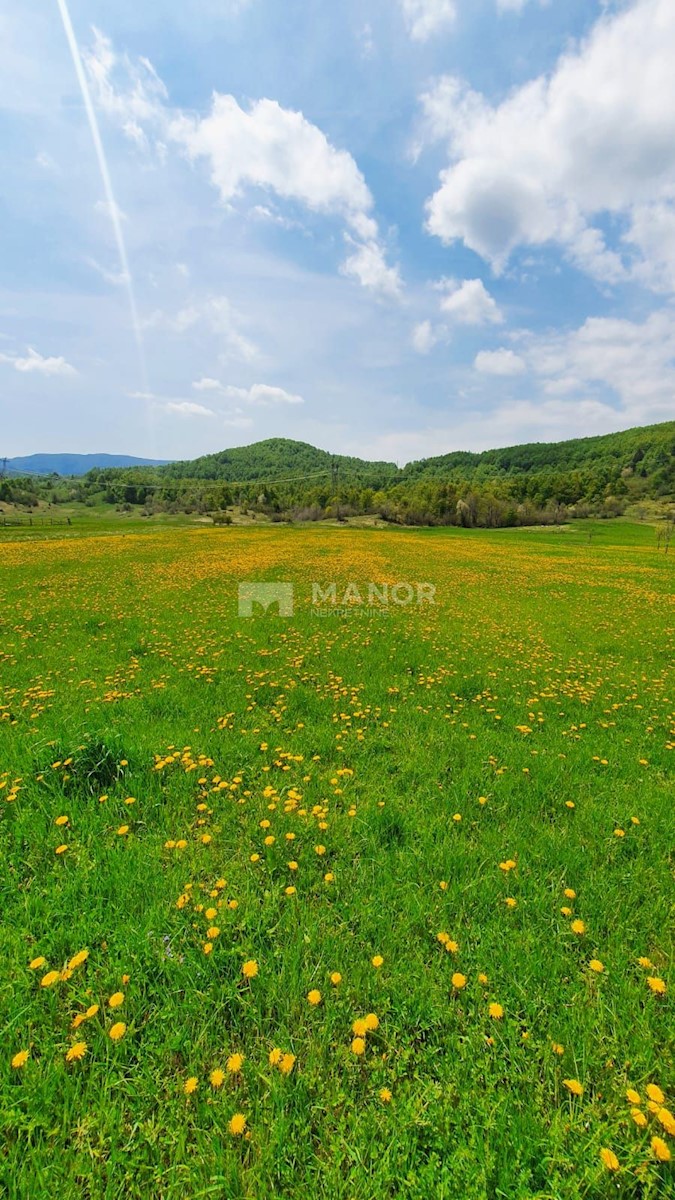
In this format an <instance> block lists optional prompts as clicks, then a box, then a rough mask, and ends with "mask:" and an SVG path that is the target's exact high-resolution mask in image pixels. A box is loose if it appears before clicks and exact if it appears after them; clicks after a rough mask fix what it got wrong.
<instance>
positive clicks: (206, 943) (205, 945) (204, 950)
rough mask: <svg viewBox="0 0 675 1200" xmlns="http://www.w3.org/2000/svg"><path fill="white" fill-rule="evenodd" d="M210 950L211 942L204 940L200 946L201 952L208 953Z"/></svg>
mask: <svg viewBox="0 0 675 1200" xmlns="http://www.w3.org/2000/svg"><path fill="white" fill-rule="evenodd" d="M212 950H213V942H204V945H203V946H202V951H203V953H204V954H210V953H211V951H212Z"/></svg>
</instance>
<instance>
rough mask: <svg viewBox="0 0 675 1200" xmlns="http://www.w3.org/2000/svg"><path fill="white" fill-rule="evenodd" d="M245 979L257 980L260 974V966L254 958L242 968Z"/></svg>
mask: <svg viewBox="0 0 675 1200" xmlns="http://www.w3.org/2000/svg"><path fill="white" fill-rule="evenodd" d="M241 973H242V975H243V976H244V979H255V977H256V975H257V974H258V964H257V962H256V960H255V959H254V958H249V959H247V961H246V962H245V963H244V965H243V967H242V968H241Z"/></svg>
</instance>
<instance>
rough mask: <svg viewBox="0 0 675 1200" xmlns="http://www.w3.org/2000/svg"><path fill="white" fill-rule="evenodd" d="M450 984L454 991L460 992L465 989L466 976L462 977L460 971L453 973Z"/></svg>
mask: <svg viewBox="0 0 675 1200" xmlns="http://www.w3.org/2000/svg"><path fill="white" fill-rule="evenodd" d="M450 982H451V983H452V986H453V987H454V988H455V989H456V991H458V992H461V990H462V988H464V987H466V975H462V973H461V972H460V971H455V974H454V975H453V977H452V979H451V981H450Z"/></svg>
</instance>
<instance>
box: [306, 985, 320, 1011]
mask: <svg viewBox="0 0 675 1200" xmlns="http://www.w3.org/2000/svg"><path fill="white" fill-rule="evenodd" d="M307 1002H308V1004H311V1005H312V1006H313V1007H315V1006H316V1005H317V1004H320V1003H321V992H320V991H319V990H318V988H312V990H311V992H308V993H307Z"/></svg>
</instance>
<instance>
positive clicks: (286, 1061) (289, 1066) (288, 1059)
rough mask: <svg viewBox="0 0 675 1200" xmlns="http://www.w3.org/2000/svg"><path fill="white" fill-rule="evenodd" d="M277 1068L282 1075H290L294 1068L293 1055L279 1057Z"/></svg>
mask: <svg viewBox="0 0 675 1200" xmlns="http://www.w3.org/2000/svg"><path fill="white" fill-rule="evenodd" d="M278 1066H279V1070H280V1071H281V1074H282V1075H290V1073H291V1071H292V1070H293V1067H294V1066H295V1055H294V1054H283V1055H282V1056H281V1062H280V1063H279V1064H278Z"/></svg>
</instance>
